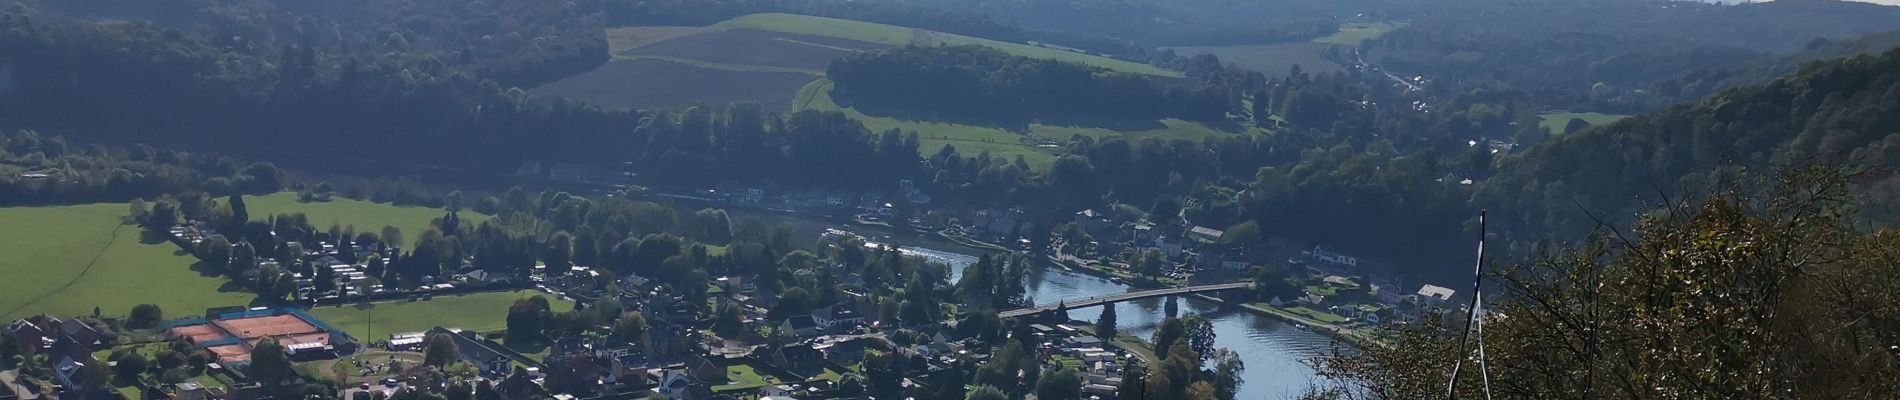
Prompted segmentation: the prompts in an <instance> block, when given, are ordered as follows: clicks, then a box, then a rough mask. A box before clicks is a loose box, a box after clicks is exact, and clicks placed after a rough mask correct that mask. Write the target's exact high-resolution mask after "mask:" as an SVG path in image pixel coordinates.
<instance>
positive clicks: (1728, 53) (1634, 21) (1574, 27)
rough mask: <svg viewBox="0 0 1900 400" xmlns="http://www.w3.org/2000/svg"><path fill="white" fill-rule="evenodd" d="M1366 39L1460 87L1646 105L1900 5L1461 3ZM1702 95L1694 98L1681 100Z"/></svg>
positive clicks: (1896, 15)
mask: <svg viewBox="0 0 1900 400" xmlns="http://www.w3.org/2000/svg"><path fill="white" fill-rule="evenodd" d="M1438 7H1439V8H1438V9H1437V10H1434V11H1435V12H1431V13H1426V14H1422V15H1418V16H1415V17H1413V18H1410V20H1409V22H1410V23H1409V24H1408V25H1407V26H1406V27H1404V28H1401V29H1399V30H1396V31H1393V32H1392V33H1390V34H1387V35H1385V36H1383V37H1381V38H1378V39H1374V40H1371V41H1368V42H1367V43H1365V44H1364V45H1362V46H1361V48H1362V49H1361V50H1362V52H1363V53H1364V54H1365V56H1366V59H1367V60H1368V61H1371V62H1373V63H1374V64H1378V65H1380V66H1382V67H1384V68H1386V69H1390V70H1394V71H1400V73H1402V74H1406V75H1408V76H1409V75H1423V76H1425V77H1428V78H1431V79H1433V80H1436V81H1438V84H1439V85H1441V86H1444V87H1446V88H1448V89H1450V90H1459V89H1460V88H1465V87H1469V86H1478V85H1496V86H1499V87H1514V88H1519V89H1524V90H1528V91H1532V92H1533V93H1536V94H1538V95H1539V96H1540V97H1542V98H1543V99H1544V100H1543V101H1544V102H1545V104H1550V105H1553V106H1556V107H1560V108H1570V109H1573V110H1574V109H1598V110H1604V111H1606V112H1610V111H1615V112H1622V113H1633V112H1640V111H1644V110H1648V109H1653V108H1659V107H1661V106H1665V105H1668V104H1670V103H1673V102H1675V101H1679V100H1682V99H1685V98H1694V97H1696V96H1700V94H1704V93H1708V92H1709V91H1711V90H1713V89H1714V88H1703V87H1695V86H1694V85H1695V84H1696V82H1693V81H1691V82H1680V81H1676V82H1674V83H1671V84H1664V82H1665V81H1669V80H1671V78H1675V77H1677V76H1678V75H1679V74H1681V73H1682V72H1683V71H1691V70H1702V69H1728V68H1738V67H1742V66H1745V65H1748V64H1750V63H1753V62H1756V60H1760V59H1763V58H1766V57H1767V56H1768V55H1769V54H1777V53H1792V52H1795V51H1799V50H1801V49H1804V48H1805V47H1807V46H1809V45H1810V44H1811V43H1813V42H1815V41H1816V40H1817V39H1820V40H1822V41H1826V40H1848V39H1851V38H1854V37H1857V36H1861V35H1865V34H1869V33H1875V32H1886V31H1893V30H1900V8H1895V7H1888V6H1880V5H1875V4H1866V3H1857V2H1840V1H1774V2H1762V3H1755V4H1742V5H1732V6H1731V5H1717V4H1704V3H1694V2H1687V3H1685V2H1653V1H1638V0H1631V1H1624V0H1612V1H1593V2H1574V1H1554V0H1539V1H1529V2H1517V3H1511V4H1508V5H1500V4H1499V3H1497V2H1494V1H1458V2H1449V3H1443V4H1439V5H1438ZM1682 93H1690V95H1689V97H1680V96H1682Z"/></svg>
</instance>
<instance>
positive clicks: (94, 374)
mask: <svg viewBox="0 0 1900 400" xmlns="http://www.w3.org/2000/svg"><path fill="white" fill-rule="evenodd" d="M74 375H75V377H76V378H78V379H77V380H78V381H79V386H82V387H85V388H86V389H89V390H100V389H104V388H105V387H106V383H109V382H111V381H112V368H110V367H106V363H102V362H89V363H85V364H83V365H80V366H79V372H77V373H75V374H74Z"/></svg>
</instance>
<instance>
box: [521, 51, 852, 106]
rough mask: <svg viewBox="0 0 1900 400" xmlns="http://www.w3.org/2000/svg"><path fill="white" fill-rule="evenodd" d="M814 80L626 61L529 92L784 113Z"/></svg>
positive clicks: (602, 101) (614, 102)
mask: <svg viewBox="0 0 1900 400" xmlns="http://www.w3.org/2000/svg"><path fill="white" fill-rule="evenodd" d="M816 79H818V77H817V76H813V75H811V74H809V73H798V72H767V71H732V70H726V69H718V68H708V67H706V66H699V65H692V64H687V63H682V62H675V61H668V60H658V59H622V60H615V61H613V62H609V63H607V65H604V66H601V67H600V69H596V70H594V71H591V72H588V73H585V74H581V75H576V76H572V77H568V78H567V79H562V80H560V81H556V82H554V83H549V84H547V85H542V86H541V87H537V88H534V89H532V90H530V92H533V93H538V94H552V95H560V96H568V97H574V98H578V99H582V100H587V101H589V102H593V103H594V104H599V105H600V106H602V107H614V108H641V109H664V108H680V107H683V106H685V105H688V104H693V103H701V104H707V105H712V106H721V107H723V106H725V105H726V104H730V103H732V102H737V101H756V102H758V103H759V104H760V105H763V106H765V107H767V108H768V109H780V110H782V109H786V108H789V107H791V103H792V96H794V95H796V94H797V93H798V88H799V87H802V86H804V85H805V84H806V83H809V82H811V81H813V80H816Z"/></svg>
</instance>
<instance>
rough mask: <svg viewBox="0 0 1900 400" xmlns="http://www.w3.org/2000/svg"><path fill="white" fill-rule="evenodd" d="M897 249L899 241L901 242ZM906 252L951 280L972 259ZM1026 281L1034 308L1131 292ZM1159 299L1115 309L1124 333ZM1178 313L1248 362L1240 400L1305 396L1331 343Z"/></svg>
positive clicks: (1149, 328)
mask: <svg viewBox="0 0 1900 400" xmlns="http://www.w3.org/2000/svg"><path fill="white" fill-rule="evenodd" d="M899 244H900V245H901V241H900V243H899ZM904 250H905V252H906V253H911V254H915V255H920V256H924V257H925V258H929V259H931V260H933V261H942V262H944V263H946V264H950V266H951V278H950V281H951V282H956V279H957V277H958V276H961V274H962V272H963V267H965V266H968V265H970V264H971V263H974V262H976V257H974V256H970V255H964V254H958V253H951V252H946V251H939V250H933V249H929V248H921V247H913V248H904ZM1039 272H1040V273H1032V274H1031V275H1030V276H1029V277H1028V282H1027V283H1026V284H1027V285H1029V291H1028V292H1029V296H1030V297H1031V298H1032V300H1033V301H1034V302H1035V303H1036V304H1045V303H1053V302H1056V301H1058V300H1061V299H1079V298H1085V297H1092V296H1100V295H1102V294H1106V293H1120V292H1126V291H1129V287H1128V286H1127V285H1123V284H1119V283H1115V282H1112V281H1109V280H1108V279H1103V278H1099V277H1095V276H1093V275H1087V274H1082V273H1078V272H1072V271H1067V270H1063V269H1057V268H1043V269H1041V270H1040V271H1039ZM1165 301H1166V300H1163V299H1158V298H1157V299H1145V300H1137V301H1129V302H1123V303H1118V304H1116V305H1115V307H1116V308H1115V313H1116V315H1115V316H1116V319H1117V320H1118V321H1119V322H1118V325H1120V326H1121V329H1122V331H1123V332H1128V333H1130V334H1133V335H1136V336H1140V337H1143V338H1147V337H1150V336H1152V335H1153V334H1154V329H1155V325H1156V324H1159V323H1160V322H1161V320H1162V318H1164V317H1165V315H1164V311H1163V310H1164V306H1165V305H1164V304H1163V302H1165ZM1180 305H1181V306H1182V307H1181V310H1180V312H1181V313H1182V314H1183V315H1185V314H1187V313H1199V314H1201V315H1203V316H1205V317H1207V318H1208V319H1209V320H1210V321H1212V322H1213V323H1214V334H1215V337H1214V342H1215V346H1217V347H1226V348H1228V349H1232V350H1233V351H1234V352H1235V353H1236V354H1239V355H1240V358H1241V360H1242V361H1243V362H1244V363H1245V364H1246V366H1247V371H1246V374H1245V375H1244V377H1245V381H1244V382H1242V383H1241V385H1240V392H1239V393H1238V395H1237V396H1235V398H1238V399H1249V400H1251V399H1286V398H1293V397H1295V396H1298V395H1299V394H1300V393H1302V392H1304V391H1305V390H1306V388H1307V385H1308V384H1309V383H1312V382H1313V380H1314V379H1317V378H1316V377H1315V376H1314V375H1313V369H1312V368H1311V367H1309V366H1307V365H1306V364H1305V363H1304V361H1305V360H1306V359H1307V358H1309V357H1311V356H1313V355H1315V354H1318V353H1320V352H1327V351H1330V350H1331V348H1332V346H1333V339H1332V338H1329V337H1327V336H1325V335H1321V334H1318V333H1314V332H1312V331H1308V330H1305V329H1299V328H1295V327H1294V326H1292V325H1290V324H1286V323H1283V322H1281V321H1280V320H1277V319H1274V318H1272V317H1267V316H1261V315H1255V314H1253V313H1249V312H1246V311H1240V310H1234V309H1225V308H1222V307H1220V306H1219V305H1218V304H1214V303H1210V302H1206V301H1201V300H1197V299H1192V298H1183V299H1182V300H1181V304H1180ZM1101 313H1102V308H1101V307H1089V308H1078V309H1072V310H1069V318H1071V319H1077V320H1083V321H1094V320H1095V318H1096V317H1098V316H1100V315H1101Z"/></svg>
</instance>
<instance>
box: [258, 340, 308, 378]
mask: <svg viewBox="0 0 1900 400" xmlns="http://www.w3.org/2000/svg"><path fill="white" fill-rule="evenodd" d="M246 372H248V373H249V374H250V376H251V378H252V380H255V381H257V382H258V383H262V384H264V385H265V386H277V385H281V384H283V383H284V382H285V381H289V380H290V378H291V377H294V376H297V370H296V368H295V367H294V366H293V365H292V364H291V362H290V354H289V353H287V352H285V351H284V346H282V345H279V344H277V339H264V340H263V341H261V342H258V343H257V345H256V346H254V347H252V348H251V366H250V369H249V370H247V371H246Z"/></svg>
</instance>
